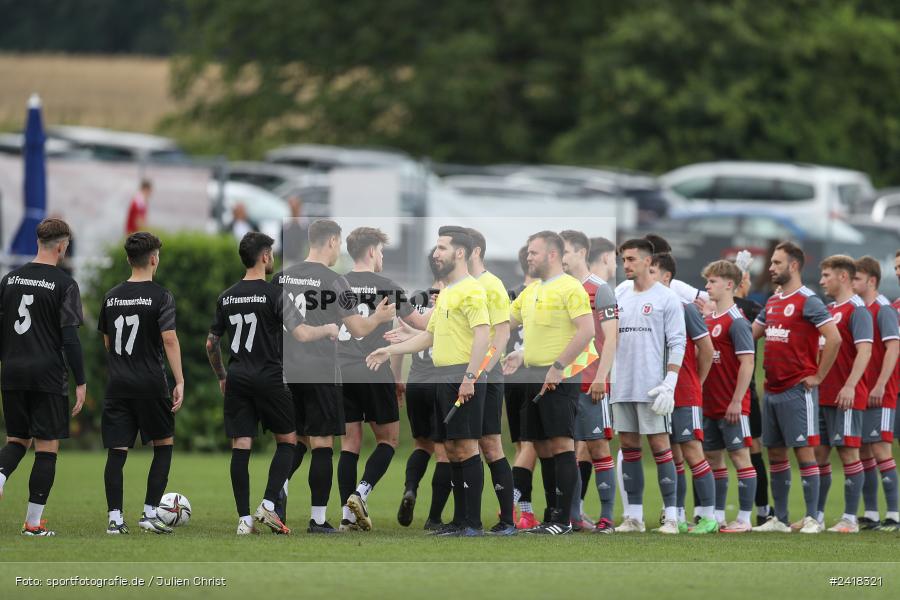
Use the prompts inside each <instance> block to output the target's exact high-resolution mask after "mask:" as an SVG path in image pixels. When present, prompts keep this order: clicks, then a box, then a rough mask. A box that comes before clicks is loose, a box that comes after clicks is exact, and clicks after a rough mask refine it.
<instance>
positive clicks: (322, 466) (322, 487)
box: [309, 448, 334, 506]
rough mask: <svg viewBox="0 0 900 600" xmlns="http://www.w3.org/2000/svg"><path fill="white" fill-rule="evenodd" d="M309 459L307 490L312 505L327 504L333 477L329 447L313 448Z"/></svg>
mask: <svg viewBox="0 0 900 600" xmlns="http://www.w3.org/2000/svg"><path fill="white" fill-rule="evenodd" d="M311 454H312V459H311V460H310V461H309V492H310V499H311V501H312V505H313V506H328V497H329V496H331V479H332V477H334V465H333V464H332V460H333V457H334V450H332V449H331V448H313V451H312V453H311Z"/></svg>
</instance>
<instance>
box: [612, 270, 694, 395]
mask: <svg viewBox="0 0 900 600" xmlns="http://www.w3.org/2000/svg"><path fill="white" fill-rule="evenodd" d="M616 301H617V303H618V312H619V315H618V316H619V338H618V340H617V345H616V379H615V385H613V386H612V402H651V401H652V398H650V397H649V396H647V392H649V391H650V390H651V389H653V388H654V387H656V386H658V385H659V384H660V383H662V381H663V379H664V378H665V376H666V365H668V364H673V365H681V360H682V359H683V358H684V351H685V345H686V339H687V336H686V333H685V320H684V309H683V308H682V304H681V299H680V298H679V297H678V295H677V294H675V292H673V291H672V290H670V289H669V288H667V287H666V286H664V285H663V284H661V283H658V282H657V283H655V284H654V285H653V287H651V288H650V289H648V290H646V291H644V292H640V293H636V292H635V291H634V287H633V286H632V287H628V288H624V289H622V288H620V289H619V290H617V295H616Z"/></svg>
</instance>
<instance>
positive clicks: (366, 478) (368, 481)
mask: <svg viewBox="0 0 900 600" xmlns="http://www.w3.org/2000/svg"><path fill="white" fill-rule="evenodd" d="M393 458H394V447H393V446H391V445H390V444H378V445H377V446H375V449H374V450H373V451H372V455H371V456H369V460H367V461H366V468H365V469H363V477H362V481H360V485H364V486H368V487H367V489H368V490H369V491H370V492H371V491H372V488H374V487H375V485H377V484H378V482H379V481H381V478H382V477H384V474H385V473H387V470H388V467H389V466H391V459H393ZM367 493H368V492H367Z"/></svg>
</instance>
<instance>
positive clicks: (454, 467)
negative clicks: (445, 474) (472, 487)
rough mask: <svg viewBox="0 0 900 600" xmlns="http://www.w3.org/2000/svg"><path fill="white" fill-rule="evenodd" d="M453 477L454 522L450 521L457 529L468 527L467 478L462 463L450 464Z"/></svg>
mask: <svg viewBox="0 0 900 600" xmlns="http://www.w3.org/2000/svg"><path fill="white" fill-rule="evenodd" d="M450 469H451V476H452V478H453V520H452V521H450V522H451V523H453V524H454V525H456V526H457V527H465V526H466V524H467V523H466V490H465V483H466V478H465V475H464V474H463V466H462V463H458V462H451V463H450Z"/></svg>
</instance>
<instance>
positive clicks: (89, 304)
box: [72, 233, 244, 450]
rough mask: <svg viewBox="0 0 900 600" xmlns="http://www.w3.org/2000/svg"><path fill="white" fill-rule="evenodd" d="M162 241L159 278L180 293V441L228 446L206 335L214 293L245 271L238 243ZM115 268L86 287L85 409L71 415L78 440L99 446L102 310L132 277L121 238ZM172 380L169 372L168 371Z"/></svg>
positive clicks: (194, 237)
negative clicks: (103, 303) (110, 295)
mask: <svg viewBox="0 0 900 600" xmlns="http://www.w3.org/2000/svg"><path fill="white" fill-rule="evenodd" d="M161 239H162V241H163V247H162V251H161V254H160V266H159V270H158V271H157V274H156V281H157V282H159V284H160V285H163V286H165V287H166V288H168V289H169V290H170V291H171V292H172V294H173V295H174V296H175V304H176V310H177V331H178V339H179V341H180V342H181V354H182V361H183V364H184V379H185V394H184V405H183V406H182V408H181V410H180V411H179V412H178V415H177V417H176V419H175V422H176V427H175V436H176V444H177V445H178V447H179V448H182V449H191V450H218V449H223V448H226V447H228V440H227V439H226V437H225V432H224V428H223V424H222V395H221V393H220V392H219V386H218V382H217V381H216V378H215V376H214V375H213V373H212V370H211V369H210V367H209V362H208V361H207V359H206V348H205V344H206V336H207V332H208V330H209V325H210V323H211V322H212V319H213V311H214V310H215V302H216V298H217V297H218V296H219V294H220V293H221V292H222V291H223V290H224V289H225V288H227V287H228V286H230V285H232V284H233V283H234V282H235V281H237V280H238V279H239V278H240V277H242V276H243V273H244V269H243V266H242V265H241V262H240V259H239V258H238V255H237V244H236V242H235V240H234V238H233V237H231V236H212V235H207V234H202V233H181V234H176V235H164V236H161ZM107 254H108V256H109V257H110V258H111V259H112V264H111V266H110V267H109V268H106V269H101V270H99V271H97V272H96V273H95V274H94V275H93V276H92V277H91V278H90V280H89V281H88V282H87V283H85V284H84V285H83V289H82V296H83V300H84V313H85V326H84V327H82V328H81V341H82V344H83V345H84V353H85V363H86V370H87V378H88V395H87V400H86V402H85V408H84V412H83V413H82V415H81V416H79V417H78V418H76V419H74V420H73V421H72V433H73V437H74V438H76V439H77V442H78V443H79V444H80V445H84V446H88V447H98V446H100V444H101V441H100V434H99V431H100V412H101V409H102V406H103V394H104V391H105V389H106V356H105V354H106V351H105V349H104V347H103V337H102V335H101V334H100V332H98V331H97V315H98V314H99V310H100V303H101V301H102V299H103V296H104V295H105V294H106V292H107V291H108V290H109V289H111V288H112V287H114V286H115V285H117V284H118V283H120V282H122V281H124V280H126V279H128V277H129V275H130V273H131V271H130V268H129V267H128V263H127V261H126V259H125V251H124V250H123V248H122V242H121V241H120V242H118V243H116V244H115V245H113V246H111V247H110V248H109V249H108V251H107ZM169 377H170V383H171V381H172V380H171V373H170V374H169Z"/></svg>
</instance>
